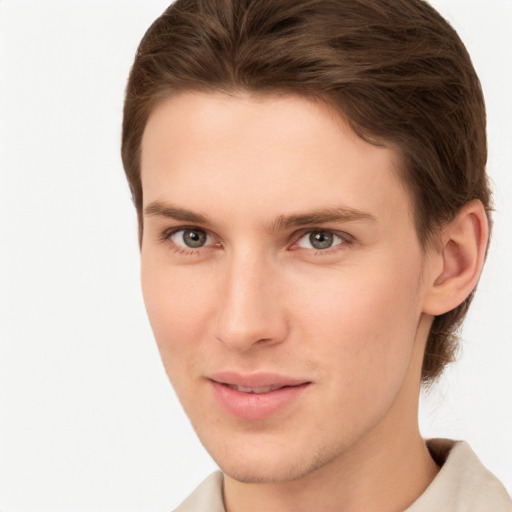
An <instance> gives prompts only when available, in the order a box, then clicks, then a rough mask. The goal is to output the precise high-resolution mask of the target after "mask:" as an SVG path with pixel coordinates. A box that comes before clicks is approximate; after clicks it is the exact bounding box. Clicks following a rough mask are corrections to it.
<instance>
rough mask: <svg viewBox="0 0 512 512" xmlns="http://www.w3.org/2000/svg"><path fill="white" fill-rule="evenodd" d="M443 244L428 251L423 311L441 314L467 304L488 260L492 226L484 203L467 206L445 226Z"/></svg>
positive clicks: (475, 201)
mask: <svg viewBox="0 0 512 512" xmlns="http://www.w3.org/2000/svg"><path fill="white" fill-rule="evenodd" d="M439 238H440V242H439V243H436V244H434V245H435V247H432V249H431V250H430V251H429V255H428V262H429V263H428V283H427V287H428V289H427V291H426V294H425V300H424V303H423V312H424V313H427V314H430V315H433V316H437V315H442V314H443V313H446V312H448V311H450V310H452V309H454V308H456V307H457V306H458V305H459V304H461V303H462V302H464V300H466V298H467V297H468V295H469V294H470V293H471V292H472V291H473V290H474V288H475V287H476V285H477V283H478V279H479V278H480V273H481V272H482V267H483V264H484V261H485V255H486V251H487V243H488V239H489V223H488V220H487V215H486V212H485V208H484V206H483V204H482V203H481V201H479V200H474V201H471V202H470V203H468V204H467V205H466V206H464V208H463V209H462V210H461V211H460V212H459V213H458V214H457V216H456V217H455V219H453V220H452V221H451V222H450V223H448V224H447V225H446V226H444V227H443V228H442V230H441V233H440V235H439Z"/></svg>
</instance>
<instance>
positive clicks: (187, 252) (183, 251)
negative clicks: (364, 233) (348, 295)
mask: <svg viewBox="0 0 512 512" xmlns="http://www.w3.org/2000/svg"><path fill="white" fill-rule="evenodd" d="M182 231H202V232H203V233H205V234H206V236H207V237H210V238H214V236H213V235H212V234H211V233H209V232H208V231H207V230H206V229H203V228H199V227H197V226H179V227H176V228H172V229H168V230H165V231H164V232H163V233H162V236H161V237H160V241H161V242H162V243H170V244H171V245H172V247H173V249H174V252H175V253H176V254H178V255H181V256H195V255H198V254H199V251H200V250H201V249H203V250H204V249H205V248H206V249H207V248H218V247H221V244H220V243H214V244H210V245H204V246H201V247H198V248H197V249H194V248H192V247H190V248H187V247H182V246H179V245H177V244H176V243H175V242H173V241H172V237H173V236H174V235H176V234H177V233H180V232H182ZM312 233H328V234H331V235H334V236H335V237H337V238H339V239H341V242H340V243H337V244H336V245H333V246H331V247H328V248H326V249H316V250H315V249H314V248H303V247H297V244H298V242H299V241H300V240H301V239H302V238H304V237H305V236H306V235H311V234H312ZM291 240H292V241H291V244H290V246H289V250H292V251H296V250H301V249H304V250H306V251H309V252H312V251H314V252H312V254H313V255H314V256H320V257H321V256H327V255H331V254H334V253H337V252H338V251H340V250H344V248H345V246H347V245H353V243H354V238H353V237H352V236H351V235H349V234H348V233H345V232H341V231H336V230H331V229H325V228H324V229H321V228H316V229H315V228H308V229H304V230H301V231H300V232H298V233H294V234H293V235H292V237H291Z"/></svg>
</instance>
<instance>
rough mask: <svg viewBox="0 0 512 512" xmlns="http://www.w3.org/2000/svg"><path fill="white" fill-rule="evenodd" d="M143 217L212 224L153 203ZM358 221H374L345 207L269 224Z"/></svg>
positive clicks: (287, 225)
mask: <svg viewBox="0 0 512 512" xmlns="http://www.w3.org/2000/svg"><path fill="white" fill-rule="evenodd" d="M144 215H146V216H159V217H165V218H169V219H174V220H179V221H184V222H192V223H197V224H210V225H211V224H213V221H212V219H211V218H210V217H209V216H208V215H206V214H204V213H199V212H193V211H191V210H187V209H186V208H181V207H178V206H175V205H172V204H167V203H163V202H161V201H154V202H152V203H150V204H149V205H148V206H146V208H144ZM358 220H369V221H376V220H377V219H376V217H375V216H374V215H372V214H371V213H368V212H364V211H361V210H356V209H353V208H347V207H334V208H322V209H319V210H313V211H310V212H304V213H296V214H292V215H280V216H279V217H277V219H276V220H275V221H274V222H272V223H271V225H270V226H271V231H280V230H283V229H289V228H293V227H300V226H307V225H312V224H315V225H319V224H325V223H327V222H353V221H358Z"/></svg>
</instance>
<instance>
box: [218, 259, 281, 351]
mask: <svg viewBox="0 0 512 512" xmlns="http://www.w3.org/2000/svg"><path fill="white" fill-rule="evenodd" d="M278 274H279V272H278V269H277V268H275V266H274V265H272V264H271V262H269V261H266V259H265V257H264V255H260V256H258V255H254V254H250V251H247V252H246V253H245V254H240V253H239V254H236V255H233V256H232V257H231V258H228V261H227V262H226V267H225V269H224V272H223V275H222V279H221V292H220V297H219V303H218V309H217V312H218V314H217V323H216V337H217V339H218V340H219V341H220V342H222V343H223V344H224V345H225V346H226V347H227V348H229V349H231V350H236V351H241V352H244V351H247V350H249V349H250V348H251V347H253V346H254V345H256V344H257V345H265V346H269V345H273V344H276V343H280V342H282V341H284V339H285V338H286V336H287V334H288V322H287V315H286V311H285V305H284V304H283V303H282V300H281V297H282V295H281V293H280V281H279V278H278Z"/></svg>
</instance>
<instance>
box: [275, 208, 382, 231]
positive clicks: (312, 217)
mask: <svg viewBox="0 0 512 512" xmlns="http://www.w3.org/2000/svg"><path fill="white" fill-rule="evenodd" d="M357 220H369V221H376V220H377V218H376V217H375V216H374V215H372V214H371V213H368V212H364V211H361V210H355V209H353V208H347V207H334V208H323V209H320V210H314V211H311V212H305V213H298V214H293V215H280V216H279V217H278V218H277V219H276V220H275V221H274V223H273V225H272V229H273V230H274V231H279V230H281V229H287V228H291V227H300V226H307V225H311V224H316V225H318V224H325V223H327V222H353V221H357Z"/></svg>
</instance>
